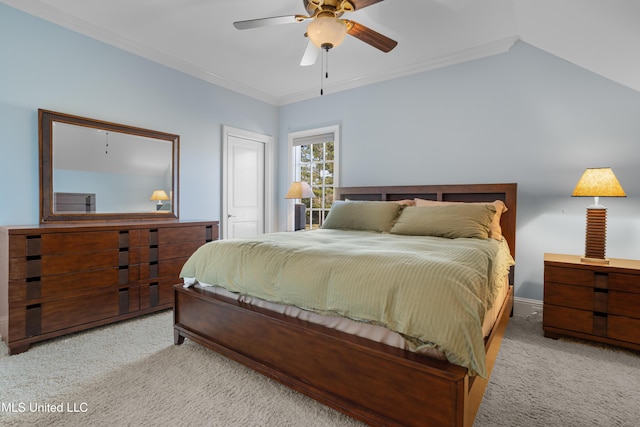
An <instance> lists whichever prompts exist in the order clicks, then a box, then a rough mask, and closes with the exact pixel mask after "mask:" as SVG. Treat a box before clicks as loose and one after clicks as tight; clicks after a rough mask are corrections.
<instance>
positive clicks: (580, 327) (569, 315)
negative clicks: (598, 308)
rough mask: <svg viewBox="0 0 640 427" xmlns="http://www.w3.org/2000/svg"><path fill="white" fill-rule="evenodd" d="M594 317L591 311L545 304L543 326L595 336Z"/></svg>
mask: <svg viewBox="0 0 640 427" xmlns="http://www.w3.org/2000/svg"><path fill="white" fill-rule="evenodd" d="M593 322H594V316H593V313H592V312H590V311H585V310H578V309H574V308H566V307H557V306H554V305H547V304H545V306H544V310H543V311H542V324H543V325H544V326H550V327H553V328H559V329H566V330H568V331H574V332H582V333H585V334H593Z"/></svg>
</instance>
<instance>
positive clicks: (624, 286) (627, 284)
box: [609, 273, 640, 294]
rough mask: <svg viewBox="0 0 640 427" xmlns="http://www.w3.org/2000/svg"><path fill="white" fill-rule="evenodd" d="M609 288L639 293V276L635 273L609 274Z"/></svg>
mask: <svg viewBox="0 0 640 427" xmlns="http://www.w3.org/2000/svg"><path fill="white" fill-rule="evenodd" d="M609 289H615V290H617V291H625V292H632V293H636V294H640V277H639V276H638V275H636V274H621V273H611V274H609Z"/></svg>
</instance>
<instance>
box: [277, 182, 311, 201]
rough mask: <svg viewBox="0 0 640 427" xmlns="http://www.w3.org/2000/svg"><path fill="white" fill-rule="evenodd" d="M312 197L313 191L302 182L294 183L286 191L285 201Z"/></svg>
mask: <svg viewBox="0 0 640 427" xmlns="http://www.w3.org/2000/svg"><path fill="white" fill-rule="evenodd" d="M311 197H313V191H311V187H309V184H307V183H306V182H304V181H294V182H293V184H291V187H289V191H287V195H286V196H284V198H285V199H308V198H311Z"/></svg>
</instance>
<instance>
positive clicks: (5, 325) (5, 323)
mask: <svg viewBox="0 0 640 427" xmlns="http://www.w3.org/2000/svg"><path fill="white" fill-rule="evenodd" d="M5 330H6V331H8V330H9V316H2V317H0V338H4V339H5V340H6V339H7V337H2V331H5Z"/></svg>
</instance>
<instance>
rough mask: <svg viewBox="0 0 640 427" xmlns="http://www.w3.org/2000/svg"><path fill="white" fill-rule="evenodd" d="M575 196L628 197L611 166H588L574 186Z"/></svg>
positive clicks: (573, 194)
mask: <svg viewBox="0 0 640 427" xmlns="http://www.w3.org/2000/svg"><path fill="white" fill-rule="evenodd" d="M571 196H573V197H626V196H627V195H626V194H625V192H624V190H623V189H622V186H621V185H620V183H619V182H618V179H617V178H616V176H615V175H614V173H613V171H612V170H611V168H587V170H585V171H584V173H583V174H582V177H581V178H580V180H579V181H578V185H576V188H574V190H573V193H572V194H571Z"/></svg>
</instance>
